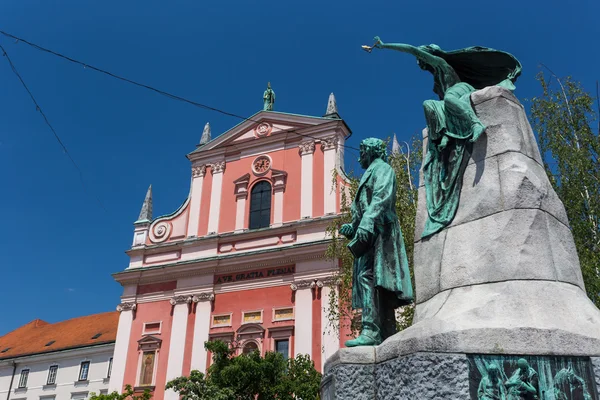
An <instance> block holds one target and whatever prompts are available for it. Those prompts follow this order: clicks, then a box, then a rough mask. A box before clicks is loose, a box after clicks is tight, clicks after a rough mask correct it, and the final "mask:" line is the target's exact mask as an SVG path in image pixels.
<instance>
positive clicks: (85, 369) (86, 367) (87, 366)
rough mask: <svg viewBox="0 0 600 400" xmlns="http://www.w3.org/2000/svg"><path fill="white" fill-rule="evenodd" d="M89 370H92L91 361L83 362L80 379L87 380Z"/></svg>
mask: <svg viewBox="0 0 600 400" xmlns="http://www.w3.org/2000/svg"><path fill="white" fill-rule="evenodd" d="M89 372H90V362H89V361H84V362H82V363H81V367H80V368H79V380H80V381H87V380H88V373H89Z"/></svg>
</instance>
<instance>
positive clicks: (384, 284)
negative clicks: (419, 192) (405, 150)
mask: <svg viewBox="0 0 600 400" xmlns="http://www.w3.org/2000/svg"><path fill="white" fill-rule="evenodd" d="M359 163H360V166H361V167H363V168H365V169H366V171H365V173H364V174H363V176H362V178H361V180H360V183H359V185H358V189H357V191H356V196H355V197H354V201H353V203H352V206H351V213H352V222H351V223H349V224H344V225H342V227H341V228H340V234H342V235H344V236H346V237H347V238H348V239H350V243H349V244H348V248H349V249H350V251H351V253H352V255H353V256H354V266H353V276H352V308H354V309H358V308H361V309H362V331H361V333H360V336H359V337H358V338H356V339H353V340H348V341H347V342H346V346H347V347H354V346H372V345H378V344H380V343H381V342H382V341H384V340H385V339H387V338H388V337H390V336H392V335H393V334H394V333H396V318H395V314H394V310H395V309H396V308H398V307H400V306H402V305H406V304H409V303H411V302H412V300H413V290H412V285H411V279H410V273H409V270H408V258H407V257H406V249H405V247H404V239H403V238H402V231H401V230H400V222H399V221H398V215H397V214H396V207H395V204H396V174H395V173H394V170H393V169H392V167H391V166H390V165H389V164H388V163H387V155H386V145H385V143H384V142H383V141H382V140H380V139H375V138H368V139H365V140H363V141H362V142H361V144H360V159H359Z"/></svg>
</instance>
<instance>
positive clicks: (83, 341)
mask: <svg viewBox="0 0 600 400" xmlns="http://www.w3.org/2000/svg"><path fill="white" fill-rule="evenodd" d="M118 323H119V313H118V312H116V311H112V312H106V313H101V314H93V315H86V316H84V317H79V318H73V319H69V320H67V321H61V322H57V323H54V324H49V323H48V322H45V321H42V320H41V319H35V320H33V321H31V322H29V323H28V324H25V325H23V326H22V327H20V328H17V329H15V330H14V331H12V332H9V333H7V334H6V335H4V336H1V337H0V360H3V359H7V358H14V357H18V356H25V355H32V354H39V353H49V352H52V351H58V350H66V349H72V348H76V347H83V346H93V345H97V344H106V343H111V342H114V341H115V340H116V337H117V325H118ZM98 333H101V335H100V336H99V337H98V338H96V339H92V337H93V336H95V335H97V334H98ZM52 341H54V343H52V344H51V345H49V346H46V344H48V343H50V342H52ZM5 349H8V350H7V351H5Z"/></svg>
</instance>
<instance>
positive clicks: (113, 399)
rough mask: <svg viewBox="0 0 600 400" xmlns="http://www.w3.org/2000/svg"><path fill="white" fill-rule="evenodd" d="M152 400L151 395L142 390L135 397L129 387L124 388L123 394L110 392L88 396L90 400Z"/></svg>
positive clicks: (147, 391)
mask: <svg viewBox="0 0 600 400" xmlns="http://www.w3.org/2000/svg"><path fill="white" fill-rule="evenodd" d="M151 398H152V394H150V391H149V390H148V389H146V390H144V392H143V393H142V394H140V395H136V394H135V393H134V391H133V388H132V387H131V385H126V386H125V392H123V393H119V392H112V393H109V394H96V393H92V394H91V395H90V400H150V399H151Z"/></svg>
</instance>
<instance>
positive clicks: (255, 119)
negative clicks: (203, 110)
mask: <svg viewBox="0 0 600 400" xmlns="http://www.w3.org/2000/svg"><path fill="white" fill-rule="evenodd" d="M333 121H337V122H340V120H332V119H330V118H322V117H310V116H304V115H295V114H286V113H278V112H273V111H260V112H259V113H257V114H255V115H253V116H251V117H250V118H248V119H247V120H245V121H243V122H241V123H240V124H238V125H236V126H234V127H233V128H231V129H230V130H228V131H227V132H225V133H223V134H221V135H219V136H218V137H216V138H215V139H213V140H211V141H210V142H208V143H206V144H204V145H202V146H200V147H198V148H197V149H196V150H195V151H193V152H192V153H190V154H188V158H190V159H191V160H193V159H196V158H199V157H202V155H203V154H204V153H209V152H211V150H218V149H220V148H224V147H227V146H231V145H251V144H253V143H255V142H256V143H257V144H258V143H259V142H258V140H260V139H265V138H271V140H273V139H275V138H276V137H278V136H280V135H281V137H282V138H285V137H286V136H288V135H282V134H286V133H287V134H289V133H298V134H303V131H306V130H308V131H312V130H314V127H317V126H318V125H322V124H331V123H332V122H333ZM334 123H335V122H334Z"/></svg>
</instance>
